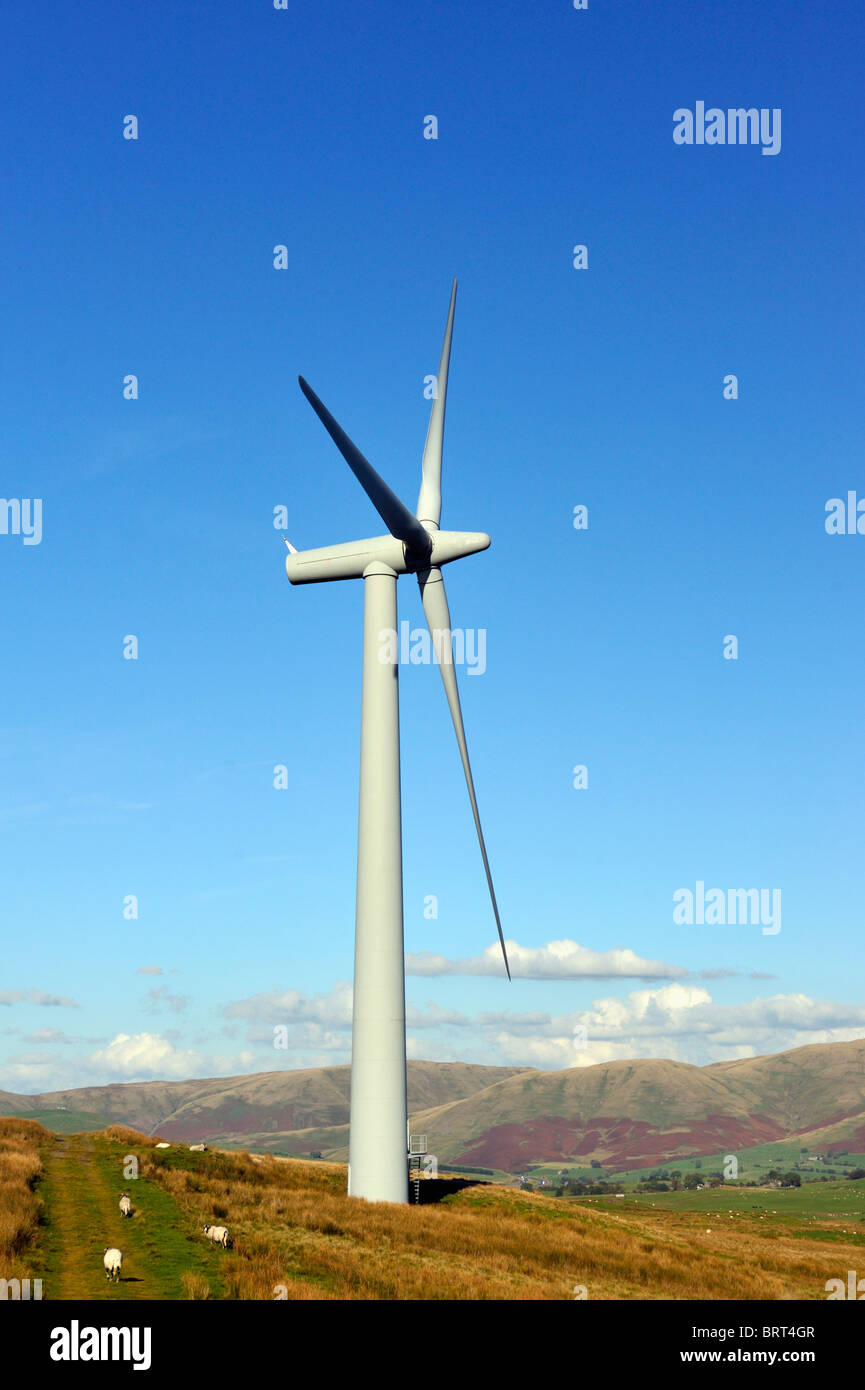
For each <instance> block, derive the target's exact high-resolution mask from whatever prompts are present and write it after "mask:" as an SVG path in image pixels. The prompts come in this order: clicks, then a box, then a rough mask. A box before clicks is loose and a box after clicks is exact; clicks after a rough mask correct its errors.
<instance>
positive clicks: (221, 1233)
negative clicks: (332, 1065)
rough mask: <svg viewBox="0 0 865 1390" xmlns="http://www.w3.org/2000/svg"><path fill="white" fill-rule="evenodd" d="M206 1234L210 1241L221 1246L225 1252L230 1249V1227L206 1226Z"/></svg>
mask: <svg viewBox="0 0 865 1390" xmlns="http://www.w3.org/2000/svg"><path fill="white" fill-rule="evenodd" d="M204 1234H205V1235H206V1236H207V1239H208V1240H212V1241H213V1243H214V1245H221V1246H222V1248H223V1250H227V1249H228V1227H227V1226H205V1228H204Z"/></svg>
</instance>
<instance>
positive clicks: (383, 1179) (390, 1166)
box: [285, 280, 511, 1202]
mask: <svg viewBox="0 0 865 1390" xmlns="http://www.w3.org/2000/svg"><path fill="white" fill-rule="evenodd" d="M456 294H457V282H456V280H454V283H453V289H452V290H451V300H450V308H449V310H448V319H447V326H446V328H445V336H444V343H443V344H442V353H441V361H440V363H439V371H438V377H437V379H436V392H435V395H434V398H433V407H432V412H431V414H430V422H429V429H428V430H427V437H426V444H425V446H424V451H423V463H422V468H421V486H420V494H419V496H418V503H417V511H416V512H415V514H414V515H412V513H411V512H410V511H409V510H408V508H407V507H406V506H405V505H404V504H403V503H402V502H401V501H400V499H399V498H398V497H397V496H396V495H395V494H394V493H393V492H392V491H391V489H390V488H389V487H388V485H387V483H386V482H385V481H384V479H383V478H381V477H380V476H379V474H378V473H377V472H376V471H375V469H374V468H373V466H372V464H371V463H369V462H368V461H367V459H365V458H364V456H363V454H362V453H361V452H360V450H359V449H358V448H356V446H355V445H354V444H353V443H352V442H351V440H350V439H349V437H348V435H347V434H345V432H344V431H343V430H342V429H341V428H340V426H339V425H338V424H337V422H336V420H334V418H333V416H332V415H331V413H330V411H329V410H328V409H327V408H326V406H324V405H323V404H322V402H321V401H320V400H319V398H318V396H317V395H316V394H315V392H314V391H313V390H312V388H311V387H310V386H309V385H308V384H307V383H306V382H305V381H304V379H303V377H298V381H299V382H300V389H301V390H302V392H303V394H304V395H305V396H306V399H307V400H308V401H309V403H310V405H311V406H312V408H313V410H314V411H315V413H316V415H317V416H318V418H319V419H320V420H321V422H322V424H323V425H324V427H325V429H326V430H327V432H328V434H329V435H330V437H331V439H332V440H333V442H334V443H335V444H336V446H337V448H338V449H339V451H340V453H341V454H342V456H343V458H344V459H345V461H346V463H347V464H348V466H349V468H350V469H351V470H352V472H353V473H354V475H355V477H356V478H357V480H358V482H359V483H360V485H361V487H362V488H363V489H364V491H365V492H366V494H367V496H368V497H369V499H370V501H371V502H372V504H373V506H374V507H375V509H376V511H377V512H378V514H379V516H380V517H381V519H382V521H383V522H384V524H385V526H386V527H387V529H388V534H387V535H385V536H375V537H373V538H372V539H370V540H359V541H348V542H346V543H345V544H342V545H330V546H323V547H320V548H318V549H315V550H301V551H297V550H295V549H294V547H293V546H291V545H289V554H288V555H287V556H286V557H285V572H286V574H287V576H288V578H289V580H290V581H291V583H292V584H318V583H322V582H325V581H328V580H335V579H361V578H362V579H363V587H364V618H363V681H362V693H361V739H360V798H359V805H358V836H357V913H356V922H355V954H354V1007H353V1016H352V1056H351V1113H350V1121H351V1122H350V1135H349V1166H348V1192H349V1196H351V1197H365V1198H366V1199H367V1200H368V1201H373V1202H407V1201H408V1164H407V1153H406V1046H405V957H404V946H403V915H402V912H403V903H402V824H401V807H400V761H399V684H398V670H399V666H398V651H397V642H396V633H397V605H396V582H397V579H398V577H399V576H400V575H401V574H415V575H417V580H418V584H419V585H420V592H421V601H422V603H423V609H424V613H425V615H426V620H427V625H428V627H429V630H430V635H431V637H432V643H433V650H434V652H435V656H436V660H437V663H438V666H439V670H440V671H441V677H442V681H443V683H444V688H445V695H446V696H447V702H448V705H449V707H450V712H451V718H452V720H453V725H454V730H455V732H456V737H457V744H458V746H459V751H460V757H461V759H462V764H463V771H464V772H465V778H466V784H467V786H468V792H469V799H470V801H471V806H472V815H473V816H474V821H475V829H476V830H477V833H478V840H479V842H480V847H481V855H482V857H483V861H484V870H485V872H486V876H487V883H488V885H489V890H490V898H491V899H492V905H493V912H494V913H495V918H496V926H497V927H498V932H499V940H500V941H501V944H502V954H503V955H504V960H505V969H506V970H507V973H508V979H510V973H511V972H510V967H509V965H508V957H507V951H506V949H505V939H504V936H503V934H502V924H501V920H500V918H499V909H498V904H497V903H496V895H495V890H494V889H493V880H492V876H491V874H490V866H489V860H488V859H487V851H486V845H485V844H484V837H483V831H482V830H481V822H480V817H479V815H478V805H477V799H476V797H475V788H474V782H473V780H472V771H471V766H470V763H469V755H468V749H467V747H466V738H465V731H464V729H463V718H462V712H461V710H460V698H459V693H458V690H457V681H456V674H455V672H454V667H453V647H452V641H451V619H450V611H449V609H448V601H447V595H446V594H445V586H444V580H443V578H442V566H443V565H446V564H450V563H451V561H453V560H460V559H462V558H463V556H465V555H473V554H475V553H476V552H477V551H480V550H486V549H487V547H488V545H489V543H490V538H489V536H487V535H484V534H483V532H480V531H441V530H440V529H439V521H440V520H441V507H442V499H441V472H442V436H443V433H444V419H445V400H446V396H447V381H448V365H449V362H450V352H451V337H452V335H453V324H454V305H455V303H456ZM286 543H287V544H288V542H286ZM391 634H392V635H393V636H392V640H389V639H390V637H391Z"/></svg>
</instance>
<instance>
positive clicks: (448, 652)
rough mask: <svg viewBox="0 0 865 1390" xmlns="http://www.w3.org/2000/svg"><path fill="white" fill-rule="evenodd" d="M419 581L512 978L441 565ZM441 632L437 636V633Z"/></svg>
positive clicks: (426, 571) (429, 570)
mask: <svg viewBox="0 0 865 1390" xmlns="http://www.w3.org/2000/svg"><path fill="white" fill-rule="evenodd" d="M418 584H419V585H420V595H421V602H422V603H423V611H424V613H425V615H426V620H427V626H428V627H429V630H430V636H431V637H432V640H433V648H434V650H435V651H436V653H437V655H438V661H439V670H440V671H441V674H442V683H443V685H444V688H445V695H446V696H447V701H448V705H449V706H450V712H451V719H452V720H453V724H454V732H455V734H456V736H457V744H458V745H459V750H460V757H461V758H462V763H463V772H464V773H465V775H466V786H467V787H468V789H469V800H470V801H471V803H472V815H473V816H474V818H475V829H476V830H477V832H478V842H479V844H480V847H481V857H482V858H483V861H484V871H485V873H486V876H487V884H488V885H489V890H490V898H491V899H492V904H493V912H494V913H495V918H496V926H497V927H498V930H499V941H500V942H501V943H502V955H503V956H504V958H505V970H507V972H508V979H510V978H511V967H510V965H509V964H508V953H507V950H506V948H505V938H504V934H503V932H502V924H501V919H500V917H499V905H498V903H497V902H496V892H495V889H494V888H493V878H492V874H491V873H490V862H489V860H488V859H487V847H486V845H485V844H484V832H483V831H482V830H481V818H480V816H479V814H478V803H477V797H476V796H475V784H474V781H473V780H472V769H471V764H470V763H469V750H468V748H467V747H466V733H465V729H464V728H463V716H462V710H461V709H460V696H459V691H458V689H457V677H456V672H455V671H454V665H453V646H452V643H451V615H450V610H449V608H448V600H447V594H446V593H445V586H444V580H443V579H442V572H441V570H440V569H437V568H436V567H433V568H432V569H428V570H424V571H422V573H421V574H419V575H418ZM437 633H438V634H439V636H436V634H437Z"/></svg>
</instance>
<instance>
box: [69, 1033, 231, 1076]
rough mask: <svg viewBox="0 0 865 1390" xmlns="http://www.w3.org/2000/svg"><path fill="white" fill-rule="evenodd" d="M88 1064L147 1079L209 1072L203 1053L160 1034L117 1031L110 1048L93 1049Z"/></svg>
mask: <svg viewBox="0 0 865 1390" xmlns="http://www.w3.org/2000/svg"><path fill="white" fill-rule="evenodd" d="M88 1060H89V1064H90V1066H91V1067H92V1068H95V1069H96V1070H97V1071H100V1070H101V1071H102V1072H103V1073H104V1074H105V1075H106V1076H109V1077H114V1076H121V1077H123V1078H125V1079H128V1080H132V1079H133V1078H134V1079H136V1080H144V1079H147V1078H156V1077H160V1078H161V1077H165V1078H172V1079H175V1080H181V1079H184V1080H185V1079H187V1078H189V1077H195V1076H202V1075H206V1072H202V1070H201V1068H202V1066H204V1065H205V1059H204V1058H203V1057H202V1055H201V1053H200V1052H193V1051H190V1050H187V1049H185V1048H181V1047H177V1046H176V1045H175V1043H174V1042H173V1041H172V1040H171V1039H169V1038H166V1037H164V1036H162V1035H161V1034H159V1033H136V1034H134V1035H132V1034H130V1033H118V1034H117V1036H116V1037H114V1038H112V1039H111V1042H110V1043H109V1044H108V1045H107V1047H103V1048H100V1049H98V1050H97V1051H96V1052H94V1053H93V1054H92V1055H91V1056H90V1058H89V1059H88Z"/></svg>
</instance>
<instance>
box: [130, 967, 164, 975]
mask: <svg viewBox="0 0 865 1390" xmlns="http://www.w3.org/2000/svg"><path fill="white" fill-rule="evenodd" d="M135 973H136V975H164V974H165V971H164V970H163V969H162V966H161V965H139V967H138V969H137V970H136V972H135Z"/></svg>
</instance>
